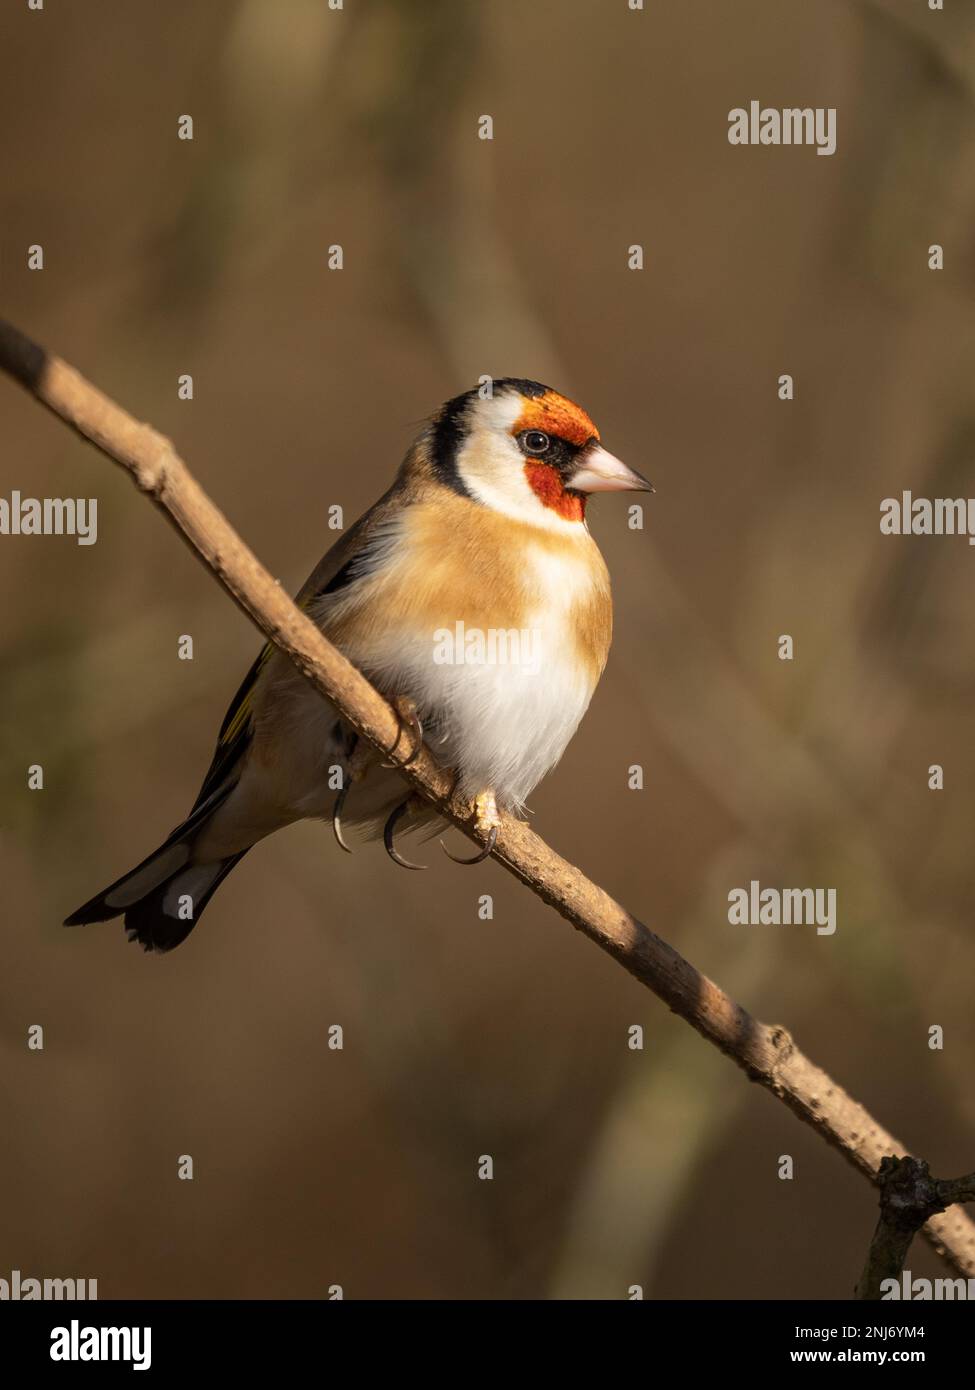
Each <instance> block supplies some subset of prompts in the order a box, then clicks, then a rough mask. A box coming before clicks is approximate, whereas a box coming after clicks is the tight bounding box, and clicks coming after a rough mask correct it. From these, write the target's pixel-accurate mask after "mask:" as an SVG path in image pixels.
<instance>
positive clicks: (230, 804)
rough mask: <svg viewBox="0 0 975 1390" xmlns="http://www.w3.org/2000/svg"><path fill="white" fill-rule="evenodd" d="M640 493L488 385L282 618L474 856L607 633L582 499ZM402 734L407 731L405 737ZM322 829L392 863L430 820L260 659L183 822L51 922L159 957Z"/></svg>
mask: <svg viewBox="0 0 975 1390" xmlns="http://www.w3.org/2000/svg"><path fill="white" fill-rule="evenodd" d="M616 490H642V491H650V492H652V491H653V488H652V486H651V484H650V483H649V482H647V480H646V479H645V478H643V477H641V476H640V474H639V473H635V472H634V471H633V470H632V469H630V468H628V467H627V466H626V464H624V463H621V462H620V460H619V459H617V458H615V457H614V456H613V455H612V454H610V453H608V452H607V450H606V449H605V448H604V447H603V446H602V444H601V443H600V438H599V431H598V430H597V429H596V426H595V425H594V424H593V422H592V420H591V419H590V418H589V416H588V415H587V414H586V412H585V411H584V410H582V409H581V408H580V407H579V406H578V405H576V404H574V402H572V401H571V400H569V399H568V398H567V397H565V396H562V395H559V394H558V392H556V391H553V390H551V389H550V388H549V387H547V386H542V385H540V384H539V383H538V382H534V381H524V380H520V379H515V378H507V379H504V380H495V381H494V382H493V383H489V384H488V385H487V386H482V387H478V388H475V389H474V390H471V391H467V392H466V393H465V394H464V395H461V396H457V397H456V398H455V399H454V400H451V401H448V402H447V404H446V405H444V406H443V407H442V408H441V409H440V411H439V412H438V413H437V414H436V415H435V416H434V417H433V418H432V419H431V420H430V421H429V422H428V423H427V425H426V426H425V428H424V429H423V430H422V432H421V433H420V435H419V437H418V438H417V439H416V440H415V441H414V443H413V445H412V446H411V448H410V449H409V452H408V453H407V455H406V458H405V459H404V461H403V463H402V466H401V467H400V470H399V473H398V474H397V477H396V480H395V482H394V483H393V485H392V487H391V488H390V489H389V491H388V492H387V493H386V494H385V496H383V497H382V498H380V500H379V501H378V502H377V503H376V504H375V505H374V506H373V507H371V508H370V510H369V511H367V512H366V513H365V515H364V516H362V517H361V518H360V519H359V521H357V522H356V523H355V525H354V526H353V527H352V528H351V529H350V530H349V531H348V532H347V533H346V534H345V535H344V536H343V537H342V539H341V540H339V541H338V543H337V544H336V545H335V546H333V547H332V549H331V550H330V551H329V552H328V554H327V555H326V556H325V557H324V559H323V560H322V561H321V563H320V564H319V565H318V567H317V568H316V569H315V571H314V572H313V574H312V575H311V577H310V578H309V579H308V581H307V583H306V584H305V585H304V587H303V588H302V590H301V592H300V593H299V595H298V599H297V602H298V604H299V605H300V606H301V607H302V608H303V609H304V611H305V612H306V613H308V615H309V616H310V617H311V618H312V620H313V621H314V622H315V623H317V625H318V626H319V627H320V628H321V630H322V631H323V632H324V633H325V635H326V636H327V637H328V638H329V640H330V641H332V642H333V643H334V644H335V645H336V646H337V647H338V648H339V649H340V650H341V651H342V652H344V653H345V655H346V656H347V657H348V658H349V660H350V661H352V662H353V663H354V664H355V665H356V666H358V667H359V669H360V670H361V671H363V672H364V673H365V674H366V675H367V676H368V677H369V679H370V680H371V681H372V682H373V684H374V685H375V686H376V687H377V688H378V689H379V690H380V691H382V692H383V693H384V694H385V695H386V696H387V697H388V698H390V699H391V700H393V701H394V702H396V704H397V708H398V709H399V710H400V713H401V717H402V718H403V719H404V721H405V724H408V725H409V729H410V731H411V735H412V737H413V738H415V739H416V749H417V750H418V748H419V745H420V741H421V740H422V739H423V738H426V739H427V740H428V741H429V742H430V744H431V747H432V748H433V750H434V752H435V753H436V755H437V757H438V759H439V760H440V761H441V762H442V763H443V764H444V765H445V766H447V767H449V768H451V769H453V771H454V774H455V777H456V787H457V789H458V790H459V792H460V793H461V794H462V795H464V796H466V797H468V798H471V799H473V800H474V803H475V806H476V821H475V828H476V831H477V833H478V835H479V837H480V838H481V839H482V840H483V841H484V842H485V844H484V848H483V850H482V851H481V852H480V853H479V854H477V855H476V856H475V857H474V858H473V859H467V860H462V861H460V862H463V863H476V862H479V861H480V860H481V859H482V858H484V857H486V855H487V854H488V853H490V850H491V849H492V848H493V845H494V839H495V837H496V835H497V826H498V816H499V812H500V811H511V812H514V813H516V814H517V813H520V812H521V811H522V810H523V808H524V804H525V798H526V797H527V796H528V795H529V793H530V792H531V791H532V789H533V788H534V787H535V786H536V785H537V783H538V782H539V781H540V780H541V779H542V778H543V777H544V776H545V774H546V773H547V772H548V771H549V770H550V769H551V768H552V767H554V766H555V764H556V763H557V762H558V760H559V758H560V757H561V756H562V753H563V752H564V750H565V748H566V746H567V744H568V742H569V740H570V739H571V738H572V735H573V734H574V733H575V731H576V728H577V727H578V725H579V721H580V720H581V719H582V716H583V715H584V714H585V712H586V709H587V707H588V705H589V701H590V699H591V698H592V694H593V691H594V690H595V688H596V683H597V681H598V680H599V677H600V675H601V674H602V671H603V668H604V666H605V664H606V658H607V654H608V652H609V645H610V638H611V634H612V601H611V598H610V585H609V575H608V573H607V570H606V565H605V563H604V561H603V558H602V555H601V554H600V552H599V548H598V547H597V545H596V543H595V541H594V540H593V538H592V536H591V534H590V532H589V529H588V527H587V525H586V499H587V496H588V494H589V493H592V492H606V491H616ZM405 732H406V729H405V727H404V733H405ZM306 818H322V819H325V820H332V822H333V825H334V829H335V834H336V838H337V839H338V841H339V843H340V844H341V845H342V847H343V848H348V846H347V844H346V842H345V840H344V838H343V825H344V827H345V828H346V829H351V830H355V831H357V832H358V833H359V834H360V835H362V836H364V837H366V838H378V837H379V836H380V835H382V836H383V838H384V840H385V844H386V848H387V850H388V851H389V853H390V854H391V856H392V857H393V858H394V859H396V860H397V862H399V863H401V864H402V865H403V866H404V867H407V868H417V867H422V866H419V865H414V864H411V863H410V862H409V861H407V860H405V859H403V858H402V856H401V855H400V854H399V851H398V850H397V848H396V846H395V843H394V838H393V835H394V831H395V830H396V827H397V825H399V824H400V822H403V826H402V828H404V829H417V828H429V827H430V826H431V825H436V824H438V823H440V822H439V820H438V817H437V813H436V811H434V810H433V808H431V807H430V806H428V805H427V804H426V803H423V802H421V801H419V800H418V799H416V798H411V797H410V796H409V795H408V789H407V788H406V787H405V785H404V783H403V780H402V778H401V777H400V776H399V775H398V774H397V772H396V771H395V770H394V768H393V767H391V766H390V765H389V764H387V763H386V762H385V760H384V758H383V756H382V755H381V754H379V753H377V752H376V751H375V750H373V749H372V748H371V747H368V746H367V745H366V744H365V742H364V741H359V740H358V739H357V737H356V735H355V733H354V731H353V730H352V729H351V728H350V726H349V725H347V724H346V723H345V722H344V720H342V719H341V718H340V717H339V716H338V714H337V713H336V710H335V709H334V707H333V706H332V705H331V704H330V703H329V701H328V700H327V699H325V697H324V696H322V695H321V694H319V692H318V691H316V690H315V689H314V688H313V687H312V686H311V685H310V684H309V683H308V681H307V680H305V679H304V677H303V676H301V675H300V674H299V672H298V671H297V670H296V669H295V667H294V666H293V665H292V663H291V662H290V661H289V659H288V658H287V657H286V656H285V655H284V654H283V653H282V652H280V651H278V649H277V648H276V647H274V646H272V645H271V644H268V645H267V646H265V648H264V650H263V651H262V652H261V654H260V656H259V657H258V658H257V660H256V661H255V662H254V665H253V666H252V667H251V669H250V671H249V672H248V674H247V676H246V677H245V679H244V682H243V684H242V685H241V687H240V689H239V690H238V692H237V694H236V696H235V698H234V701H233V703H232V704H231V706H230V709H229V710H228V711H227V715H226V717H225V718H224V721H223V724H222V726H221V729H220V736H219V739H218V742H217V748H216V752H215V753H214V756H213V761H212V763H211V764H210V769H209V771H208V772H207V774H206V777H205V778H204V780H203V785H202V787H201V788H200V794H199V796H198V797H197V799H196V802H195V804H194V806H193V809H192V810H191V812H190V814H189V816H188V817H187V819H186V820H185V821H184V822H183V823H182V824H181V825H179V826H177V828H176V829H175V830H174V831H173V833H172V834H171V835H170V836H169V838H168V839H167V840H166V841H165V843H164V844H163V845H161V846H160V847H159V849H157V850H156V851H155V852H154V853H153V854H151V855H150V856H149V858H148V859H145V860H143V862H142V863H141V864H139V865H138V867H137V868H135V869H133V870H131V871H130V872H129V873H127V874H126V875H125V876H124V877H123V878H120V879H118V880H117V882H115V883H113V884H112V885H111V887H109V888H107V889H105V891H104V892H103V893H100V894H99V895H98V896H97V897H95V898H92V899H91V901H90V902H87V903H85V905H84V906H83V907H81V908H79V909H78V911H77V912H75V913H73V914H72V915H71V916H70V917H69V918H68V919H67V921H66V923H65V925H67V926H73V925H75V924H78V923H82V922H103V921H108V920H109V919H110V918H113V917H118V916H120V915H122V914H124V917H125V927H126V930H127V932H128V935H129V940H130V941H131V940H135V941H138V942H140V943H141V945H142V946H143V947H144V948H145V949H146V950H147V951H150V950H156V951H169V950H172V948H173V947H175V946H178V945H179V943H180V942H181V941H183V940H185V938H186V937H187V936H188V935H189V933H190V931H191V930H192V929H193V927H194V926H195V924H196V923H197V922H198V921H199V919H200V917H201V915H202V913H203V909H204V908H205V907H206V905H207V903H208V902H209V900H210V898H211V896H212V895H213V893H214V891H215V889H216V888H217V886H218V884H220V882H221V881H222V880H223V879H224V878H225V877H226V876H227V874H228V873H229V872H230V870H231V869H232V868H233V867H234V865H235V864H236V863H237V862H238V861H239V860H240V859H241V858H242V857H243V856H244V855H245V854H246V853H247V851H248V850H249V849H250V848H251V846H252V845H254V844H256V843H257V841H258V840H261V839H263V838H264V836H265V835H270V834H271V833H272V831H275V830H279V829H280V828H281V827H282V826H285V825H289V824H291V823H292V822H293V821H297V820H303V819H306Z"/></svg>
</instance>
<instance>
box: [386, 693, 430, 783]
mask: <svg viewBox="0 0 975 1390" xmlns="http://www.w3.org/2000/svg"><path fill="white" fill-rule="evenodd" d="M393 708H394V709H395V710H396V713H397V714H398V715H399V729H398V730H397V731H396V738H395V740H394V742H393V746H392V748H390V750H389V754H388V756H389V757H392V756H393V754H394V753H395V752H396V750H397V748H398V747H399V745H400V740H401V739H402V737H403V734H404V733H405V732H406V730H407V729H408V730H409V731H410V733H411V734H412V735H413V751H412V753H411V754H410V756H409V757H408V758H404V759H403V760H402V761H401V762H393V763H383V767H409V765H410V763H412V762H413V761H414V760H415V759H416V758H417V756H418V755H419V752H420V749H421V748H422V747H423V724H422V722H421V720H420V715H419V713H418V711H417V708H416V701H415V700H412V699H410V697H409V696H408V695H397V697H396V699H395V700H394V701H393Z"/></svg>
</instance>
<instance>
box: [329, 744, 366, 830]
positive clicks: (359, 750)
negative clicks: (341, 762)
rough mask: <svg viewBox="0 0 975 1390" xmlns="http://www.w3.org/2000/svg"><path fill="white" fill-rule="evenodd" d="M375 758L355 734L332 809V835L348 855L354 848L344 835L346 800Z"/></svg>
mask: <svg viewBox="0 0 975 1390" xmlns="http://www.w3.org/2000/svg"><path fill="white" fill-rule="evenodd" d="M374 757H375V754H374V752H373V750H372V748H371V747H370V746H369V744H368V743H367V742H366V740H365V739H364V738H360V737H359V736H358V734H353V736H352V743H351V746H350V748H349V759H348V764H347V766H346V767H345V768H344V769H343V776H342V786H341V787H340V789H339V794H338V796H337V797H336V798H335V805H334V806H333V807H332V834H333V835H334V836H335V840H336V843H337V844H338V846H339V848H340V849H344V850H345V852H346V854H351V853H352V847H351V846H350V845H347V844H346V842H345V837H344V835H343V834H342V812H343V810H344V809H345V802H346V798H347V797H348V795H349V792H350V791H351V789H352V784H353V782H361V781H362V779H363V777H365V775H366V773H367V772H368V770H369V765H370V763H371V762H372V761H373V759H374Z"/></svg>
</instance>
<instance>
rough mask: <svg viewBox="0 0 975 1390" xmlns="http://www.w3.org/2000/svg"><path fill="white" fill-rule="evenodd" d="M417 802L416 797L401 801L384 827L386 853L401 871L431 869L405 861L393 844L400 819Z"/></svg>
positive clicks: (425, 865)
mask: <svg viewBox="0 0 975 1390" xmlns="http://www.w3.org/2000/svg"><path fill="white" fill-rule="evenodd" d="M415 802H416V798H415V797H412V796H408V797H407V798H406V799H405V801H401V802H400V803H399V805H398V806H394V807H393V809H392V811H390V813H389V819H388V820H387V821H386V824H385V825H384V826H383V844H384V845H385V846H386V853H387V854H388V855H389V857H390V859H392V861H393V863H394V864H398V865H399V866H400V868H401V869H426V868H429V865H428V864H413V863H411V861H410V860H409V859H404V858H403V856H402V855H401V854H400V852H399V850H398V849H397V848H396V845H395V844H394V842H393V836H394V834H395V833H396V827H397V825H398V824H399V822H400V819H401V818H402V817H403V816H404V815H405V814H406V812H407V811H408V810H409V809H410V806H411V803H415Z"/></svg>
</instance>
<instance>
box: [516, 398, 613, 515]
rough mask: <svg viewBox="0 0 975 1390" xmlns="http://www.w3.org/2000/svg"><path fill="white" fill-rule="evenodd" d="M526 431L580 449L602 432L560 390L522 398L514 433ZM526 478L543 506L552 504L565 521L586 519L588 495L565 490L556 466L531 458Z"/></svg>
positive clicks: (527, 465)
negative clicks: (535, 431) (536, 432)
mask: <svg viewBox="0 0 975 1390" xmlns="http://www.w3.org/2000/svg"><path fill="white" fill-rule="evenodd" d="M523 430H541V431H542V432H543V433H544V434H551V435H554V436H555V437H556V438H557V439H564V440H566V441H567V442H568V443H569V444H574V445H575V446H576V447H577V448H580V449H581V448H582V446H583V445H584V444H588V443H589V441H590V439H598V438H599V431H598V430H597V429H596V426H595V425H594V424H593V422H592V421H591V420H590V418H589V416H588V415H587V414H586V412H585V411H584V410H583V409H582V407H581V406H578V405H576V403H575V401H570V400H568V399H567V398H566V397H565V396H560V395H559V393H558V392H557V391H546V392H545V394H544V396H538V397H537V398H535V399H531V398H530V397H528V396H523V397H522V409H521V414H520V415H519V416H518V419H517V420H516V421H515V423H514V424H513V425H512V427H511V433H512V434H515V435H517V434H521V432H522V431H523ZM525 477H526V478H527V479H528V483H529V486H530V487H531V490H532V492H534V494H535V496H536V497H537V498H538V500H539V501H540V502H541V503H542V505H543V506H545V507H550V508H551V509H552V511H553V512H557V513H558V515H559V516H561V517H564V518H565V520H566V521H583V520H584V519H585V515H586V499H585V497H583V496H582V494H581V493H578V492H567V491H566V489H565V487H564V486H563V483H562V478H561V476H560V475H559V470H558V469H557V468H553V467H552V465H551V464H549V463H544V462H543V461H542V460H541V459H528V460H527V462H526V463H525Z"/></svg>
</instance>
